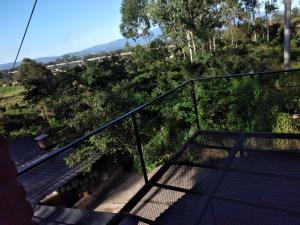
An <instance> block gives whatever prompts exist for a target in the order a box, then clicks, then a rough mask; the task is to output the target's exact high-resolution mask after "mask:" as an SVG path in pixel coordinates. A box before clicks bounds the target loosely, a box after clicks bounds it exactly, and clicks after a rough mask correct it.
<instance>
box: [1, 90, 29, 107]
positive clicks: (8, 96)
mask: <svg viewBox="0 0 300 225" xmlns="http://www.w3.org/2000/svg"><path fill="white" fill-rule="evenodd" d="M3 91H5V92H4V95H3V100H2V102H1V105H6V106H7V105H12V104H16V103H22V101H23V91H24V88H23V87H21V86H9V87H6V88H5V87H0V96H1V97H2V94H3Z"/></svg>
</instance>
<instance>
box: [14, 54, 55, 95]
mask: <svg viewBox="0 0 300 225" xmlns="http://www.w3.org/2000/svg"><path fill="white" fill-rule="evenodd" d="M18 81H19V82H20V84H22V85H23V86H24V88H25V96H26V98H27V99H29V100H32V101H38V100H40V99H41V98H43V97H45V96H47V95H49V94H51V93H52V92H53V89H54V88H55V79H54V76H53V74H52V72H51V71H50V70H48V69H47V68H46V67H44V66H42V65H40V64H38V63H36V62H35V61H33V60H31V59H24V60H23V63H22V65H21V66H20V68H19V72H18Z"/></svg>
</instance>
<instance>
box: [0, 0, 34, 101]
mask: <svg viewBox="0 0 300 225" xmlns="http://www.w3.org/2000/svg"><path fill="white" fill-rule="evenodd" d="M37 2H38V0H35V1H34V4H33V7H32V10H31V13H30V17H29V19H28V22H27V25H26V28H25V31H24V34H23V37H22V40H21V43H20V45H19V49H18V52H17V55H16V58H15V60H14V63H13V66H12V68H11V70H10V72H11V73H12V72H13V71H14V69H15V67H16V63H17V60H18V58H19V54H20V51H21V49H22V46H23V42H24V40H25V37H26V34H27V30H28V28H29V25H30V23H31V19H32V16H33V13H34V10H35V7H36V4H37ZM6 88H7V86H5V87H4V89H3V92H2V96H1V100H3V97H4V94H5V91H6Z"/></svg>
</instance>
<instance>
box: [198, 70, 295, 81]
mask: <svg viewBox="0 0 300 225" xmlns="http://www.w3.org/2000/svg"><path fill="white" fill-rule="evenodd" d="M291 72H300V68H299V69H290V70H274V71H267V72H256V73H254V72H253V73H239V74H231V75H225V76H216V77H199V78H194V79H193V80H194V81H203V80H218V79H227V78H241V77H252V76H253V77H254V76H266V75H274V74H280V73H291Z"/></svg>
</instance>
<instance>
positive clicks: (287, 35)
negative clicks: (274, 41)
mask: <svg viewBox="0 0 300 225" xmlns="http://www.w3.org/2000/svg"><path fill="white" fill-rule="evenodd" d="M291 5H292V4H291V0H284V43H283V46H284V51H283V55H284V62H283V67H284V69H290V68H291Z"/></svg>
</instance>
